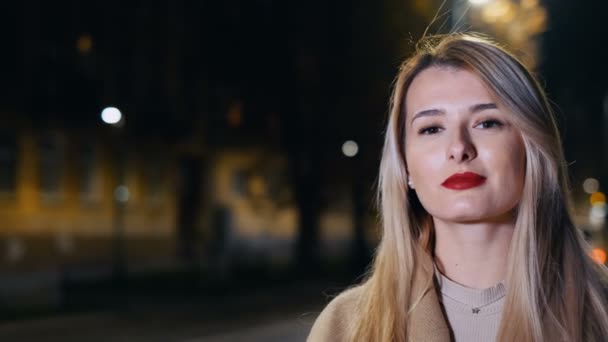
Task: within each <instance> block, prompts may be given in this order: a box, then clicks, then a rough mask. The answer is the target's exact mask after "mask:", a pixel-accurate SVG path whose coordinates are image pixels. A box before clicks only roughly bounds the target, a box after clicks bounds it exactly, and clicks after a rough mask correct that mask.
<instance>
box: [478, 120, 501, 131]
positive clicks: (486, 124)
mask: <svg viewBox="0 0 608 342" xmlns="http://www.w3.org/2000/svg"><path fill="white" fill-rule="evenodd" d="M480 126H481V127H480ZM502 126H503V123H502V122H500V121H498V120H494V119H489V120H484V121H482V122H480V123H479V124H477V126H475V127H480V128H483V129H488V128H500V127H502Z"/></svg>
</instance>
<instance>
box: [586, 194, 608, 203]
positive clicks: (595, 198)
mask: <svg viewBox="0 0 608 342" xmlns="http://www.w3.org/2000/svg"><path fill="white" fill-rule="evenodd" d="M589 202H590V203H591V205H601V204H604V203H606V195H604V193H602V192H599V191H598V192H594V193H593V194H591V197H589Z"/></svg>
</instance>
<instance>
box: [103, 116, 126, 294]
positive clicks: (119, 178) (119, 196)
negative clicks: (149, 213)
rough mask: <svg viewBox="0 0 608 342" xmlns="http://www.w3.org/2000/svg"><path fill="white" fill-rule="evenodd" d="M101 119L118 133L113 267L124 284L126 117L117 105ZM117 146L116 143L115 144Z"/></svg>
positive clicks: (119, 282) (116, 276) (116, 281)
mask: <svg viewBox="0 0 608 342" xmlns="http://www.w3.org/2000/svg"><path fill="white" fill-rule="evenodd" d="M101 120H102V121H103V122H104V123H106V124H108V125H110V126H112V128H114V134H115V135H116V137H115V138H116V139H115V143H116V142H118V148H116V150H115V157H116V178H115V183H114V194H113V195H114V196H113V198H112V203H113V206H114V210H113V226H114V243H113V267H112V276H113V277H114V281H115V284H116V285H117V286H119V285H122V281H123V279H124V276H125V246H124V244H125V223H124V221H125V218H124V217H125V204H126V203H127V201H128V200H129V189H128V188H127V187H126V186H125V185H124V182H125V164H126V160H125V159H126V158H125V152H124V151H123V147H122V146H121V145H122V143H121V142H122V135H123V134H122V127H123V126H124V117H123V115H122V113H121V111H120V110H119V109H118V108H116V107H106V108H104V109H103V110H102V111H101ZM114 146H116V145H114Z"/></svg>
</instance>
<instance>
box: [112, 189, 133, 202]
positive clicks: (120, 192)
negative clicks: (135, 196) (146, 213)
mask: <svg viewBox="0 0 608 342" xmlns="http://www.w3.org/2000/svg"><path fill="white" fill-rule="evenodd" d="M130 196H131V193H130V192H129V188H128V187H126V186H125V185H119V186H117V187H116V190H114V199H116V201H118V202H120V203H127V202H128V201H129V197H130Z"/></svg>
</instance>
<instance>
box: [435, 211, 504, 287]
mask: <svg viewBox="0 0 608 342" xmlns="http://www.w3.org/2000/svg"><path fill="white" fill-rule="evenodd" d="M433 221H434V224H435V262H436V264H437V267H438V269H439V271H440V272H441V273H443V274H444V275H445V276H446V277H448V278H449V279H451V280H452V281H454V282H457V283H459V284H461V285H464V286H467V287H471V288H475V289H485V288H488V287H492V286H494V285H496V284H497V283H499V282H501V281H504V280H505V278H506V274H507V257H508V254H509V245H510V243H511V237H512V236H513V230H514V228H515V223H514V222H513V221H512V220H505V221H497V222H475V223H455V222H447V221H443V220H441V219H437V218H434V219H433Z"/></svg>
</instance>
